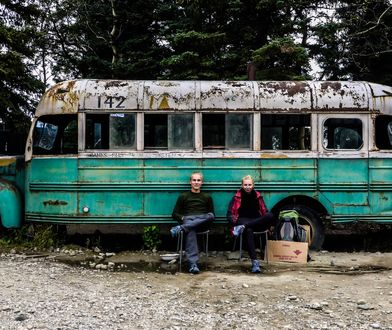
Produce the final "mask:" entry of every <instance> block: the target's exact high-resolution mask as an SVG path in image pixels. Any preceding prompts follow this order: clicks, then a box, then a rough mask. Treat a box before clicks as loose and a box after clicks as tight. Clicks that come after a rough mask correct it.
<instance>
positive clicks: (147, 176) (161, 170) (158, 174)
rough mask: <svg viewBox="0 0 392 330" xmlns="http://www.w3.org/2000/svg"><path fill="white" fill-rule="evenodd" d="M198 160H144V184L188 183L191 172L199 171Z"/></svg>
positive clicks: (199, 164)
mask: <svg viewBox="0 0 392 330" xmlns="http://www.w3.org/2000/svg"><path fill="white" fill-rule="evenodd" d="M201 163H202V162H201V160H200V159H184V158H178V159H145V160H144V168H143V169H144V181H145V182H170V183H179V184H183V183H188V182H189V178H190V175H191V174H192V172H195V171H200V169H201Z"/></svg>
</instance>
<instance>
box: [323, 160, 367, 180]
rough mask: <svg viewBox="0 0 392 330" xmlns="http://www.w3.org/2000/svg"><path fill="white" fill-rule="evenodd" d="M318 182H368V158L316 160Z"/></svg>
mask: <svg viewBox="0 0 392 330" xmlns="http://www.w3.org/2000/svg"><path fill="white" fill-rule="evenodd" d="M318 162H319V163H318V172H319V182H320V184H324V183H328V184H329V183H332V184H335V183H336V184H340V183H350V184H351V183H352V184H360V183H365V184H367V183H368V159H367V158H361V159H344V158H338V159H336V158H335V159H328V158H320V159H319V160H318Z"/></svg>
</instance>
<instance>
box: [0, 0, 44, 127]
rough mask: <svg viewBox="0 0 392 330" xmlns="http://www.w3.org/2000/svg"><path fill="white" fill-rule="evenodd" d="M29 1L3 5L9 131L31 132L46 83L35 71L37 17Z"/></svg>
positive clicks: (1, 50) (3, 86)
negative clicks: (33, 117)
mask: <svg viewBox="0 0 392 330" xmlns="http://www.w3.org/2000/svg"><path fill="white" fill-rule="evenodd" d="M37 14H38V11H37V8H36V6H35V5H34V4H29V3H28V1H18V2H14V1H11V0H7V1H5V0H3V1H2V2H1V5H0V15H1V17H2V20H0V123H1V122H2V123H3V124H5V127H6V129H7V130H10V131H18V132H21V133H22V132H27V130H28V127H29V122H30V120H29V117H30V116H31V114H32V113H33V112H34V108H35V101H36V98H37V95H38V94H39V93H41V92H42V91H43V84H42V83H41V82H40V81H39V80H38V79H37V78H36V77H35V76H34V74H33V70H34V67H33V62H32V59H33V57H34V54H35V47H34V42H33V41H34V38H36V37H37V35H36V33H35V30H34V20H35V17H36V15H37Z"/></svg>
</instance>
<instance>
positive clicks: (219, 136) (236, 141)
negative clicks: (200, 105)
mask: <svg viewBox="0 0 392 330" xmlns="http://www.w3.org/2000/svg"><path fill="white" fill-rule="evenodd" d="M251 123H252V116H251V115H250V114H238V113H229V114H220V113H219V114H210V113H203V117H202V126H203V149H247V150H249V149H251V142H252V140H251V136H252V128H251V127H252V125H251Z"/></svg>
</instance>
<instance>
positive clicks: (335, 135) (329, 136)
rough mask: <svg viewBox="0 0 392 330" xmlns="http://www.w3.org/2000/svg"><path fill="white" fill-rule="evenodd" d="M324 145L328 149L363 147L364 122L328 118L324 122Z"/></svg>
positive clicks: (352, 119) (354, 119)
mask: <svg viewBox="0 0 392 330" xmlns="http://www.w3.org/2000/svg"><path fill="white" fill-rule="evenodd" d="M323 130H324V139H323V145H324V148H326V149H353V150H357V149H360V148H361V147H362V144H363V140H362V121H361V120H360V119H357V118H328V119H327V120H326V121H325V122H324V127H323Z"/></svg>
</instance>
